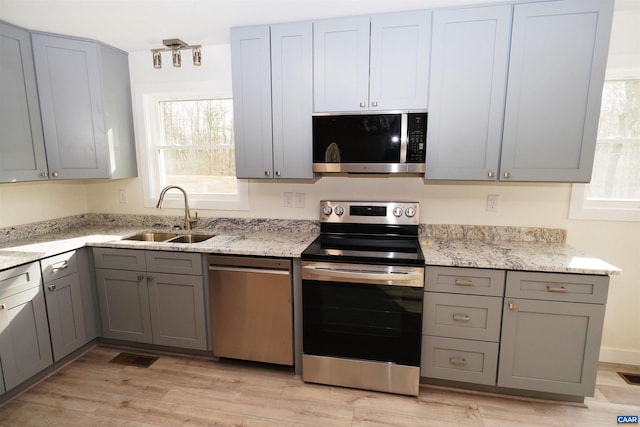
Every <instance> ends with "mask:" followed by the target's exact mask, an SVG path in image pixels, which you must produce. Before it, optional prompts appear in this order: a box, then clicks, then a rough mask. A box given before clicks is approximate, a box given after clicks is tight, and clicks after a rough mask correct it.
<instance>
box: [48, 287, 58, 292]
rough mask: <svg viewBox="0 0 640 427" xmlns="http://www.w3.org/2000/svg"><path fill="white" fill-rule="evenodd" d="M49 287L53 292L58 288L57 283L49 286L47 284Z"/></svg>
mask: <svg viewBox="0 0 640 427" xmlns="http://www.w3.org/2000/svg"><path fill="white" fill-rule="evenodd" d="M47 288H48V289H49V290H50V291H51V292H53V291H55V290H56V285H49V286H47Z"/></svg>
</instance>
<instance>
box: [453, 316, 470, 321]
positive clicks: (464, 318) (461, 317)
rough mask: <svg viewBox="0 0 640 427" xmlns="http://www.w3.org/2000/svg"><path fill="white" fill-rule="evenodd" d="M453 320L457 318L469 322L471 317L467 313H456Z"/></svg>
mask: <svg viewBox="0 0 640 427" xmlns="http://www.w3.org/2000/svg"><path fill="white" fill-rule="evenodd" d="M453 320H457V321H458V322H468V321H469V320H471V318H470V317H469V316H468V315H466V314H454V315H453Z"/></svg>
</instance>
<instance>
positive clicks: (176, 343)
mask: <svg viewBox="0 0 640 427" xmlns="http://www.w3.org/2000/svg"><path fill="white" fill-rule="evenodd" d="M148 283H149V304H150V306H151V324H152V325H153V327H152V329H153V343H154V344H160V345H167V346H172V347H181V348H192V349H197V350H206V349H207V335H206V319H205V314H204V285H203V279H202V276H184V275H179V274H155V273H149V282H148Z"/></svg>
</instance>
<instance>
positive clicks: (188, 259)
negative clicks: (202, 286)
mask: <svg viewBox="0 0 640 427" xmlns="http://www.w3.org/2000/svg"><path fill="white" fill-rule="evenodd" d="M145 257H146V259H147V271H149V272H151V271H153V272H157V273H173V274H191V275H195V276H202V255H201V254H197V253H187V252H163V251H146V252H145Z"/></svg>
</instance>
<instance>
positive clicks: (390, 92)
mask: <svg viewBox="0 0 640 427" xmlns="http://www.w3.org/2000/svg"><path fill="white" fill-rule="evenodd" d="M430 33H431V12H428V11H416V12H405V13H390V14H383V15H377V16H374V17H372V18H371V58H370V71H369V73H370V75H369V109H370V110H387V111H388V110H412V109H413V110H417V109H420V110H424V109H426V108H427V97H428V92H429V39H430Z"/></svg>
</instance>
